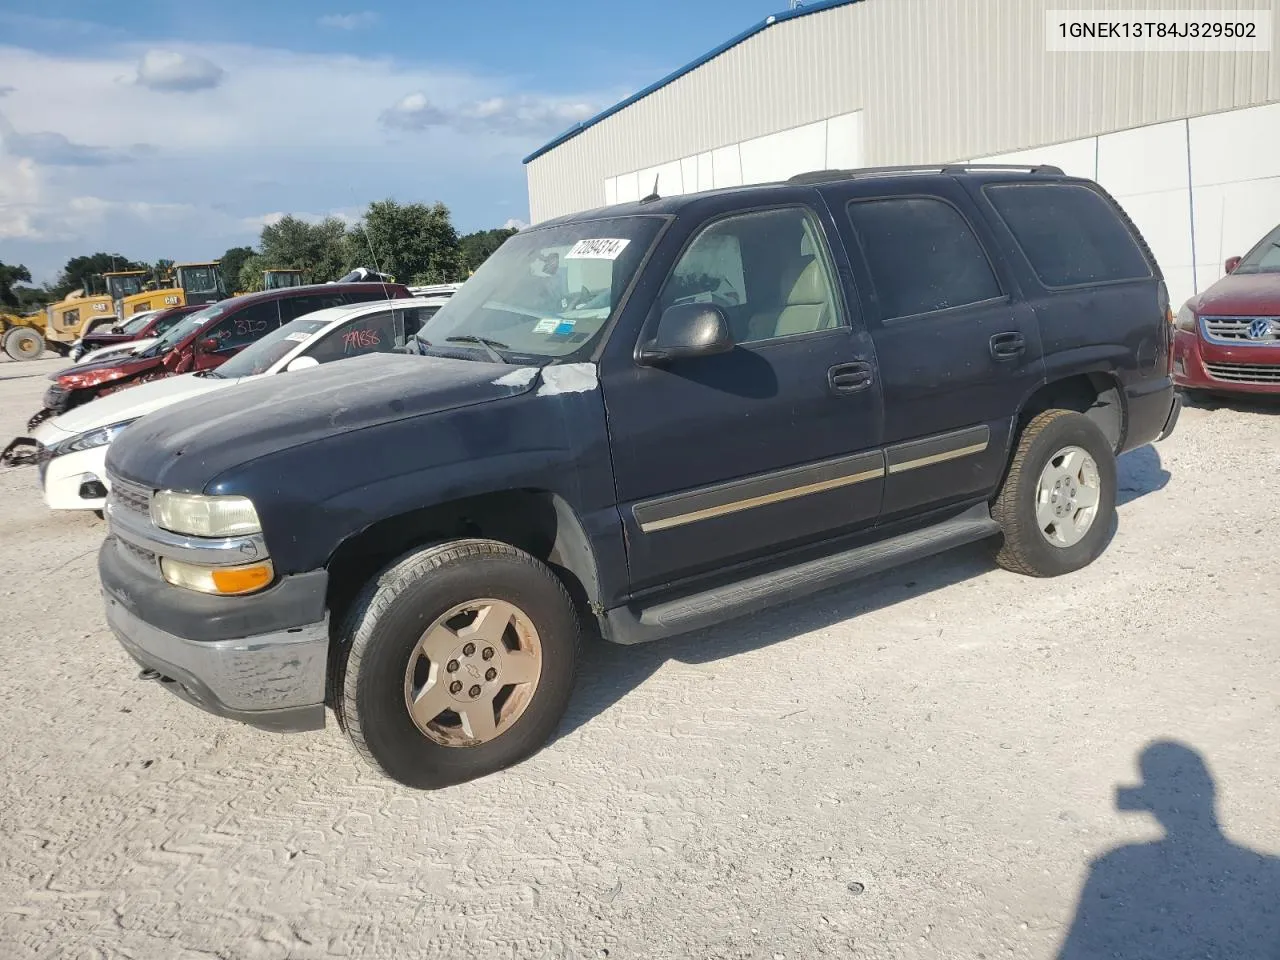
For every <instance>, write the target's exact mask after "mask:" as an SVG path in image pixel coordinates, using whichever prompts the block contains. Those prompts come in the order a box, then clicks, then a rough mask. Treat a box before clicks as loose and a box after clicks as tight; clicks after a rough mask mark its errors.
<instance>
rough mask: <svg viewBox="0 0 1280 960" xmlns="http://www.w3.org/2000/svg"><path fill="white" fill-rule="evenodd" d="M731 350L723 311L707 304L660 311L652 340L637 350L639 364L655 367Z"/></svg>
mask: <svg viewBox="0 0 1280 960" xmlns="http://www.w3.org/2000/svg"><path fill="white" fill-rule="evenodd" d="M732 349H733V334H732V333H730V332H729V318H728V317H726V316H725V313H724V311H723V310H721V309H720V308H719V307H717V306H715V305H714V304H711V303H677V304H676V305H674V306H671V307H667V309H666V310H664V311H663V312H662V318H661V319H660V320H659V321H658V330H657V332H656V333H655V334H654V337H653V339H652V340H650V341H649V342H648V343H646V344H645V345H644V346H643V347H642V348H641V350H640V362H641V363H645V364H649V365H656V364H659V363H662V362H664V361H667V360H683V359H685V358H688V357H709V356H712V355H713V354H717V353H728V352H729V351H730V350H732Z"/></svg>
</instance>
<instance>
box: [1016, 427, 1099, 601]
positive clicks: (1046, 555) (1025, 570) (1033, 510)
mask: <svg viewBox="0 0 1280 960" xmlns="http://www.w3.org/2000/svg"><path fill="white" fill-rule="evenodd" d="M1069 448H1071V449H1076V450H1082V451H1083V452H1084V453H1086V454H1088V456H1089V457H1090V458H1092V460H1093V463H1094V465H1095V467H1096V471H1095V474H1096V481H1097V491H1096V493H1097V504H1096V509H1095V511H1094V513H1093V516H1092V519H1091V520H1090V521H1089V523H1088V527H1087V530H1086V531H1085V532H1084V534H1083V536H1082V537H1081V538H1080V539H1079V540H1078V541H1076V542H1073V543H1070V544H1069V545H1060V544H1059V543H1055V542H1053V540H1052V539H1051V534H1050V533H1047V532H1046V530H1050V531H1056V530H1057V526H1056V523H1057V521H1056V519H1055V525H1054V526H1045V527H1042V526H1041V524H1040V522H1039V519H1038V517H1037V506H1038V505H1037V492H1038V487H1039V484H1040V480H1041V476H1042V475H1043V474H1044V473H1045V471H1046V468H1048V467H1050V464H1051V461H1052V462H1054V463H1055V464H1057V463H1066V462H1067V461H1065V460H1059V459H1057V458H1058V457H1059V454H1061V453H1062V452H1063V451H1066V450H1068V449H1069ZM1072 486H1073V489H1076V487H1075V485H1074V484H1073V485H1072ZM1079 486H1080V487H1084V486H1086V484H1080V485H1079ZM1073 495H1074V494H1073ZM1042 506H1043V507H1044V508H1045V509H1046V510H1047V511H1048V512H1050V513H1052V511H1053V509H1054V507H1053V504H1051V503H1049V502H1046V503H1045V504H1043V505H1042ZM1062 509H1064V510H1066V511H1071V505H1070V504H1068V503H1063V505H1062ZM1115 513H1116V458H1115V453H1114V452H1113V450H1112V448H1111V445H1110V444H1109V443H1108V442H1107V438H1106V437H1105V436H1104V435H1103V433H1102V431H1101V430H1100V429H1099V428H1098V426H1097V425H1096V424H1095V423H1093V421H1091V420H1090V419H1089V418H1088V417H1086V416H1084V415H1083V414H1080V413H1076V412H1075V411H1074V410H1046V411H1045V412H1044V413H1041V414H1039V415H1038V416H1036V417H1035V418H1034V419H1033V420H1031V422H1030V423H1028V424H1027V425H1026V426H1025V427H1023V429H1022V433H1021V434H1020V435H1019V437H1018V442H1017V446H1016V448H1015V450H1014V454H1013V460H1012V461H1011V462H1010V464H1009V472H1008V474H1007V475H1006V476H1005V480H1004V484H1003V486H1002V487H1001V488H1000V493H999V494H998V495H997V497H996V499H995V502H994V503H993V504H992V508H991V515H992V517H993V518H994V519H995V521H996V522H997V523H998V524H1000V527H1001V531H1002V532H1003V534H1004V542H1003V543H1002V544H1001V546H1000V548H999V551H998V552H997V554H996V562H997V563H998V564H999V565H1000V566H1002V567H1004V568H1005V569H1006V570H1011V571H1013V572H1014V573H1022V574H1026V575H1027V576H1032V577H1057V576H1061V575H1062V574H1065V573H1072V572H1074V571H1076V570H1079V569H1081V568H1082V567H1087V566H1088V565H1089V564H1090V563H1092V562H1093V561H1094V560H1096V559H1097V558H1098V556H1099V555H1100V554H1101V553H1102V551H1103V549H1104V548H1105V547H1106V545H1107V539H1108V537H1109V536H1110V532H1111V527H1112V524H1113V523H1114V521H1115ZM1073 515H1075V516H1081V515H1082V514H1080V513H1079V512H1078V511H1075V512H1074V514H1073ZM1066 523H1068V524H1069V523H1070V521H1069V520H1068V521H1066ZM1067 539H1069V535H1067Z"/></svg>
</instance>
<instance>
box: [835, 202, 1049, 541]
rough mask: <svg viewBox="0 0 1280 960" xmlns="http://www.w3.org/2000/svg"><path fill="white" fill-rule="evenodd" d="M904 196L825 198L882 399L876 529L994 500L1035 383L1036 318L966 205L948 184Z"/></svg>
mask: <svg viewBox="0 0 1280 960" xmlns="http://www.w3.org/2000/svg"><path fill="white" fill-rule="evenodd" d="M904 185H905V186H907V187H908V189H905V190H904V189H903V187H904ZM911 186H913V185H911V184H910V183H909V182H908V181H906V180H902V179H899V180H896V181H877V180H875V179H867V180H861V181H858V180H854V181H846V182H844V183H841V184H837V185H832V186H831V187H830V188H824V193H825V194H826V195H827V197H828V201H829V202H830V203H831V205H832V207H833V209H834V210H836V211H838V213H837V221H838V222H839V224H840V227H841V229H842V230H843V231H844V233H845V236H846V237H847V239H848V244H849V247H850V256H851V257H852V258H853V260H854V269H855V273H856V274H858V275H859V279H860V280H861V283H860V284H859V287H860V289H861V290H862V297H863V311H864V314H865V315H866V316H867V319H868V325H869V327H870V331H871V337H872V339H873V341H874V342H875V352H876V358H877V362H878V364H879V372H880V379H881V384H882V387H883V390H884V406H885V414H884V446H885V458H886V462H887V470H888V474H887V477H886V480H885V497H884V505H883V510H882V519H884V520H892V519H895V518H897V517H900V516H903V515H906V514H910V513H914V512H917V511H918V510H920V509H922V508H928V507H932V506H937V507H941V506H945V505H946V504H948V503H951V502H958V501H963V500H972V499H973V498H974V497H975V495H981V494H985V493H987V492H990V491H992V490H994V489H995V487H996V486H997V485H998V484H999V482H1000V479H1001V477H1002V475H1003V473H1004V466H1005V462H1006V449H1007V443H1008V439H1009V436H1010V433H1011V430H1012V427H1013V419H1014V417H1015V415H1016V412H1017V410H1018V408H1019V406H1020V404H1021V401H1022V399H1023V398H1024V397H1025V396H1026V395H1027V394H1028V393H1030V391H1031V390H1032V389H1034V387H1035V385H1036V384H1037V383H1039V382H1040V380H1041V379H1042V377H1043V362H1042V356H1041V348H1040V335H1039V329H1038V327H1037V324H1036V317H1035V314H1034V312H1033V311H1032V310H1031V309H1030V308H1029V307H1027V306H1026V305H1025V304H1024V303H1022V302H1020V297H1018V296H1017V290H1016V289H1015V285H1014V281H1013V279H1012V277H1011V276H1010V275H1009V273H1008V270H1007V269H1006V267H1005V265H1004V264H1003V263H1002V262H1001V258H998V257H992V256H991V255H990V253H989V251H990V250H993V249H998V248H997V247H996V246H995V243H994V240H993V239H992V238H991V237H990V235H989V234H988V233H987V232H986V231H987V229H988V228H987V226H986V224H985V223H984V222H983V221H982V220H981V219H980V218H979V217H978V216H976V215H975V214H976V209H975V207H974V206H973V202H972V200H971V199H970V198H969V197H968V196H967V194H966V193H965V192H964V191H963V190H962V189H961V188H960V187H959V185H958V184H957V183H956V182H955V181H954V180H953V179H946V180H937V179H935V180H933V181H932V182H931V183H930V184H929V190H928V191H921V192H915V191H914V190H912V189H910V188H911Z"/></svg>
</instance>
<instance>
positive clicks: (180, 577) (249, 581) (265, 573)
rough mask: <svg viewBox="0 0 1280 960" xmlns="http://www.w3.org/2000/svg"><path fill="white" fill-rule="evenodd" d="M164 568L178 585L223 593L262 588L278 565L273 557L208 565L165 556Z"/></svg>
mask: <svg viewBox="0 0 1280 960" xmlns="http://www.w3.org/2000/svg"><path fill="white" fill-rule="evenodd" d="M160 572H161V573H162V574H164V578H165V580H167V581H168V582H169V583H171V584H173V585H174V586H175V587H186V588H187V589H188V590H197V591H199V592H200V593H212V594H215V595H217V596H223V597H231V596H235V595H236V594H242V593H253V592H255V591H257V590H261V589H262V588H263V587H265V586H267V585H268V584H270V583H271V581H272V579H273V578H274V577H275V569H274V568H273V567H272V566H271V561H270V560H262V561H259V562H258V563H251V564H247V565H245V566H242V567H206V566H204V565H203V564H198V563H187V562H186V561H184V560H173V559H170V558H169V557H161V558H160Z"/></svg>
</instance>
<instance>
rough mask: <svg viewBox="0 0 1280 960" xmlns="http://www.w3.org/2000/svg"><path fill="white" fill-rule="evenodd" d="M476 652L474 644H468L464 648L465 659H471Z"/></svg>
mask: <svg viewBox="0 0 1280 960" xmlns="http://www.w3.org/2000/svg"><path fill="white" fill-rule="evenodd" d="M475 652H476V645H475V644H474V643H468V644H467V645H466V646H465V647H463V648H462V655H463V656H464V657H469V656H471V655H472V654H473V653H475Z"/></svg>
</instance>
